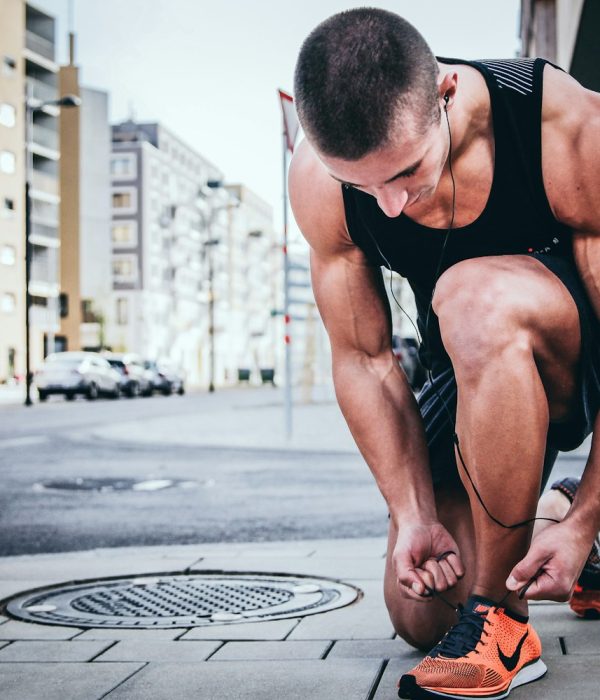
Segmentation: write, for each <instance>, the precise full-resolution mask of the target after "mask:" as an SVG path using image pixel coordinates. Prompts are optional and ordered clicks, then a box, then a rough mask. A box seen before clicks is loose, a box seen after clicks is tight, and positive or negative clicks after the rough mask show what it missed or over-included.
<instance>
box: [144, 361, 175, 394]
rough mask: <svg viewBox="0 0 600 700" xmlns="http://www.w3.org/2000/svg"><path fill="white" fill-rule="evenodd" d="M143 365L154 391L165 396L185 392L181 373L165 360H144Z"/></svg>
mask: <svg viewBox="0 0 600 700" xmlns="http://www.w3.org/2000/svg"><path fill="white" fill-rule="evenodd" d="M144 367H145V368H146V371H147V372H148V373H149V374H150V376H151V381H152V385H153V387H154V390H155V391H160V393H161V394H164V395H165V396H169V395H170V394H173V393H176V394H179V395H180V396H181V395H182V394H184V393H185V386H184V379H183V373H182V372H181V371H179V370H178V369H177V368H176V367H174V366H173V365H172V364H171V363H170V362H168V361H167V360H146V361H145V362H144Z"/></svg>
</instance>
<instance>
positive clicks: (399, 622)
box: [384, 483, 475, 650]
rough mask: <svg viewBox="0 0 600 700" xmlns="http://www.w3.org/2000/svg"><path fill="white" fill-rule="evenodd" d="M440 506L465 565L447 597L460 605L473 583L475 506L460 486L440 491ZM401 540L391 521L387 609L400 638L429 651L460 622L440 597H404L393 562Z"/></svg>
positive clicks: (386, 574)
mask: <svg viewBox="0 0 600 700" xmlns="http://www.w3.org/2000/svg"><path fill="white" fill-rule="evenodd" d="M436 505H437V509H438V517H439V519H440V522H441V523H442V524H443V525H444V527H446V529H447V530H448V531H449V532H450V534H451V535H452V536H453V537H454V539H455V540H456V542H457V544H458V547H459V550H460V554H461V557H462V561H463V564H464V566H465V572H466V573H465V576H464V577H463V579H462V580H461V581H459V583H458V585H457V586H455V587H454V588H453V589H451V590H449V591H447V592H446V593H444V594H443V595H444V598H446V600H448V601H449V602H451V603H452V604H453V605H454V606H456V605H457V604H458V603H464V602H465V601H466V599H467V598H468V596H469V593H470V590H471V588H472V584H473V574H474V563H475V540H474V531H473V520H472V517H471V507H470V505H469V499H468V497H467V494H466V492H465V490H464V488H463V487H462V485H461V484H460V483H459V484H452V485H451V486H448V487H441V488H439V489H437V491H436ZM397 538H398V532H397V530H396V528H395V526H394V524H393V523H392V522H391V520H390V527H389V532H388V550H387V561H386V569H385V579H384V595H385V602H386V606H387V608H388V612H389V614H390V618H391V620H392V623H393V625H394V629H395V630H396V632H397V633H398V635H400V637H402V638H403V639H404V640H406V641H407V642H408V643H409V644H411V645H413V646H415V647H417V648H419V649H423V650H429V649H431V648H432V647H433V646H434V645H435V644H436V643H437V642H438V641H439V640H440V639H441V638H442V637H443V635H444V634H445V632H446V631H447V630H448V629H449V628H450V626H451V625H453V624H454V623H455V622H456V619H457V618H456V612H455V611H454V610H453V609H452V608H451V607H450V606H448V605H447V604H446V603H444V602H443V601H442V600H441V599H440V598H438V597H437V596H434V598H433V599H432V600H431V601H429V602H423V603H420V602H418V601H414V600H410V599H408V598H405V597H404V596H403V595H402V593H401V590H400V586H399V585H398V582H397V578H396V574H395V572H394V568H393V563H392V554H393V551H394V547H395V545H396V541H397Z"/></svg>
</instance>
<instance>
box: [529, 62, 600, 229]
mask: <svg viewBox="0 0 600 700" xmlns="http://www.w3.org/2000/svg"><path fill="white" fill-rule="evenodd" d="M599 164H600V94H598V93H596V92H593V91H591V90H587V89H586V88H584V87H583V86H582V85H581V84H580V83H578V82H577V80H575V79H574V78H572V77H571V76H570V75H568V74H567V73H564V72H563V71H561V70H558V69H556V68H554V67H552V66H550V65H546V67H545V69H544V93H543V103H542V168H543V174H544V185H545V188H546V193H547V195H548V201H549V202H550V206H551V207H552V210H553V212H554V215H555V216H556V218H557V219H558V220H559V221H561V222H563V223H565V224H567V225H568V226H570V227H571V228H573V229H576V230H582V229H585V228H586V226H588V225H589V224H590V223H591V222H592V221H596V222H597V220H598V215H599V214H600V201H599V198H598V194H597V192H598V183H599V179H600V165H599ZM595 225H596V226H598V223H596V224H595Z"/></svg>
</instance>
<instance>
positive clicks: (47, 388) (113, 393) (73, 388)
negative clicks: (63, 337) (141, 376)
mask: <svg viewBox="0 0 600 700" xmlns="http://www.w3.org/2000/svg"><path fill="white" fill-rule="evenodd" d="M34 382H35V385H36V387H37V390H38V395H39V398H40V401H45V400H46V399H47V398H48V396H50V394H63V395H64V397H65V399H67V401H72V400H73V399H74V398H75V396H76V395H77V394H82V395H83V396H85V397H86V398H87V399H89V400H90V401H91V400H93V399H96V398H98V396H109V397H111V398H114V399H116V398H118V397H119V396H120V387H119V374H118V372H116V371H115V370H114V369H113V368H112V367H111V366H110V364H109V363H108V362H107V361H106V360H105V359H104V358H103V357H102V356H101V355H99V354H98V353H95V352H55V353H52V354H51V355H48V357H47V358H46V359H45V360H44V364H43V365H42V366H41V367H40V368H39V369H38V370H37V372H36V373H35V376H34Z"/></svg>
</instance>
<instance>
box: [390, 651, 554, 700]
mask: <svg viewBox="0 0 600 700" xmlns="http://www.w3.org/2000/svg"><path fill="white" fill-rule="evenodd" d="M547 670H548V669H547V668H546V664H545V663H544V662H543V661H542V660H541V659H538V660H537V661H533V662H531V663H529V664H527V665H526V666H523V668H522V669H521V670H520V671H519V673H517V674H516V676H515V677H514V678H513V679H512V681H511V682H510V685H509V686H508V688H507V689H506V690H503V691H501V692H500V693H495V694H493V695H483V694H474V695H454V694H451V693H440V692H437V691H435V690H430V689H427V688H422V687H421V686H419V685H417V682H416V680H415V677H414V676H411V675H406V676H402V678H401V679H400V689H399V690H398V697H399V698H409V699H410V700H439V698H456V700H465V698H467V699H473V698H483V699H485V700H501V698H505V697H507V696H508V694H509V693H510V691H511V690H514V689H515V688H517V687H519V686H520V685H526V684H527V683H532V682H533V681H537V680H538V678H541V677H542V676H543V675H545V673H546V671H547Z"/></svg>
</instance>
